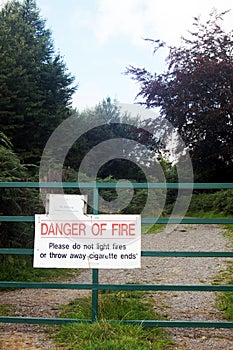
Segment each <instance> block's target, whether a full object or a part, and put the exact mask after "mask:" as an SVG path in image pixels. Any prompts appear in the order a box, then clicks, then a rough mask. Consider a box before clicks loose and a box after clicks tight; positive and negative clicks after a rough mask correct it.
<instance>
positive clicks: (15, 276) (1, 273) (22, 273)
mask: <svg viewBox="0 0 233 350" xmlns="http://www.w3.org/2000/svg"><path fill="white" fill-rule="evenodd" d="M71 274H72V275H73V274H79V270H74V269H39V268H34V267H33V262H32V257H31V256H21V255H2V256H1V257H0V280H1V281H15V282H19V281H23V282H33V281H35V282H37V281H46V280H53V279H54V280H59V279H66V278H67V277H69V276H70V275H71Z"/></svg>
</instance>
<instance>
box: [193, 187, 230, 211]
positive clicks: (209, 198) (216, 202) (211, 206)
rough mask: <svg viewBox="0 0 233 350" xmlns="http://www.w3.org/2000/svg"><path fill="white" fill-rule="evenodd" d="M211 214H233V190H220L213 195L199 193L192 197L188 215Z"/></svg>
mask: <svg viewBox="0 0 233 350" xmlns="http://www.w3.org/2000/svg"><path fill="white" fill-rule="evenodd" d="M210 211H211V212H213V213H216V214H223V215H232V214H233V190H231V189H229V190H220V191H216V192H213V193H199V194H194V195H193V196H192V200H191V203H190V207H189V212H190V213H196V212H210Z"/></svg>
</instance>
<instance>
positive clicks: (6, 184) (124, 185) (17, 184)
mask: <svg viewBox="0 0 233 350" xmlns="http://www.w3.org/2000/svg"><path fill="white" fill-rule="evenodd" d="M130 186H131V187H133V188H160V189H161V188H173V189H231V188H233V183H224V182H219V183H214V182H213V183H205V182H195V183H193V182H178V183H174V182H146V183H145V182H132V183H131V184H130ZM0 187H5V188H6V187H8V188H9V187H12V188H19V187H20V188H116V187H117V188H129V183H128V182H124V181H121V182H13V181H12V182H0Z"/></svg>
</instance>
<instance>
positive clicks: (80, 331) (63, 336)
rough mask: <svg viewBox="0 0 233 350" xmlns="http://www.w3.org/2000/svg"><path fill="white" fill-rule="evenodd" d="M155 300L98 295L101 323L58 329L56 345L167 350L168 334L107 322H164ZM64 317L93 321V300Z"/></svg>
mask: <svg viewBox="0 0 233 350" xmlns="http://www.w3.org/2000/svg"><path fill="white" fill-rule="evenodd" d="M153 306H154V298H153V297H149V296H148V295H147V294H145V293H144V292H135V291H132V292H128V291H126V292H114V293H113V292H105V293H100V295H99V321H98V322H95V323H92V324H85V323H77V324H68V325H64V326H61V327H60V328H57V332H56V333H55V335H54V341H55V342H56V344H57V345H59V346H62V347H63V348H64V350H71V349H72V350H77V349H82V350H132V349H138V350H150V349H151V350H165V349H166V350H167V349H172V344H173V343H172V342H171V340H170V339H169V337H168V336H167V334H166V332H165V330H163V329H161V328H146V327H142V326H138V325H126V324H122V323H120V322H119V323H113V322H108V320H110V319H112V320H113V319H115V320H124V319H130V320H133V319H142V320H143V319H161V317H160V316H159V315H158V314H156V313H155V312H154V310H153ZM61 317H69V318H70V317H71V318H79V319H83V318H91V298H82V299H76V300H74V301H72V302H71V303H70V304H68V305H65V306H63V307H62V310H61Z"/></svg>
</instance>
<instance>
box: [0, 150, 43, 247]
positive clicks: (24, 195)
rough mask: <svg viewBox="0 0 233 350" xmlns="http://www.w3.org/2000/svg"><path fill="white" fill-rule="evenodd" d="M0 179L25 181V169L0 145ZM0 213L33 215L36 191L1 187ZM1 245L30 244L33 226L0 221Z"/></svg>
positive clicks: (10, 151)
mask: <svg viewBox="0 0 233 350" xmlns="http://www.w3.org/2000/svg"><path fill="white" fill-rule="evenodd" d="M0 181H1V182H4V181H9V182H12V181H27V169H26V167H25V166H24V165H22V164H21V163H20V161H19V159H18V157H17V156H16V155H15V153H14V152H13V151H12V149H10V148H5V147H3V146H0ZM0 193H1V203H0V214H1V215H34V212H33V210H35V208H38V205H39V204H38V202H39V201H38V193H37V192H36V191H35V190H32V189H31V190H30V189H22V188H1V189H0ZM0 229H1V235H0V246H1V247H8V248H10V247H18V248H19V247H26V246H27V247H29V246H32V241H33V228H32V224H30V223H13V222H11V223H9V222H1V223H0Z"/></svg>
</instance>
